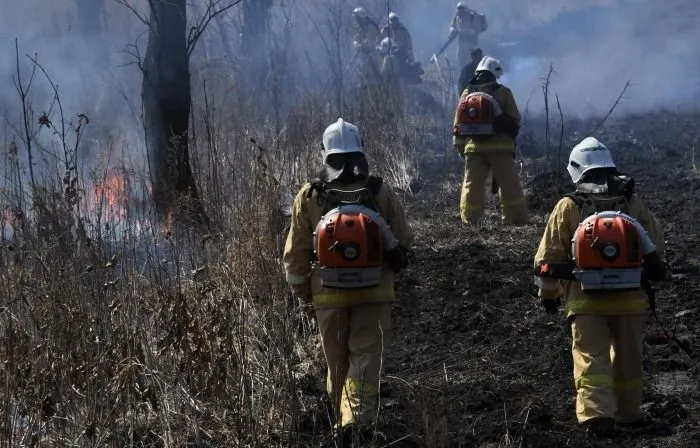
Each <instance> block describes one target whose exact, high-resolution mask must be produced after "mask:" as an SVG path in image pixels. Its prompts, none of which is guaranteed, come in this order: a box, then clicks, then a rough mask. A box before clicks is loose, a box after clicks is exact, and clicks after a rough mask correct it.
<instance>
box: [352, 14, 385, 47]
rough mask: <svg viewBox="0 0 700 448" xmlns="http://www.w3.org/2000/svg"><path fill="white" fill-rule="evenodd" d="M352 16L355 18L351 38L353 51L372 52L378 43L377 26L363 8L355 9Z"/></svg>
mask: <svg viewBox="0 0 700 448" xmlns="http://www.w3.org/2000/svg"><path fill="white" fill-rule="evenodd" d="M352 16H353V17H354V18H355V29H354V30H353V36H352V38H353V41H352V46H353V49H354V50H355V51H358V52H361V53H372V52H374V51H375V50H376V49H375V47H376V46H377V43H378V41H379V26H377V23H376V22H375V21H374V20H372V18H371V17H370V16H369V15H368V14H367V11H366V10H365V8H362V7H359V8H355V9H354V10H353V12H352Z"/></svg>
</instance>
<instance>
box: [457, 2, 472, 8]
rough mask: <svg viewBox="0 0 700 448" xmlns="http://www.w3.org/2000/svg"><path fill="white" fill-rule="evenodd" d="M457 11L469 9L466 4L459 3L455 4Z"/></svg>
mask: <svg viewBox="0 0 700 448" xmlns="http://www.w3.org/2000/svg"><path fill="white" fill-rule="evenodd" d="M457 9H459V10H463V9H469V8H468V7H467V3H466V2H459V3H457Z"/></svg>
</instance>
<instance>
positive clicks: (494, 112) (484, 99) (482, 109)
mask: <svg viewBox="0 0 700 448" xmlns="http://www.w3.org/2000/svg"><path fill="white" fill-rule="evenodd" d="M501 113H502V111H501V107H500V106H499V105H498V102H497V101H496V100H495V99H494V97H492V96H491V95H489V94H488V93H484V92H472V93H470V94H468V95H467V96H465V97H463V98H461V99H460V101H459V105H458V106H457V124H456V125H455V127H454V129H453V130H452V134H453V135H454V136H456V137H470V136H488V135H494V134H495V133H496V132H495V130H494V126H493V124H494V121H495V120H496V117H497V116H499V115H501Z"/></svg>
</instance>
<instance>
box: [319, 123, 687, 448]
mask: <svg viewBox="0 0 700 448" xmlns="http://www.w3.org/2000/svg"><path fill="white" fill-rule="evenodd" d="M640 121H641V123H640ZM606 129H607V130H606V131H605V132H601V133H599V134H598V135H599V136H600V138H601V139H603V140H604V141H605V142H606V143H607V144H608V145H609V146H611V147H612V148H613V150H614V153H615V157H616V162H617V164H618V166H619V167H620V168H621V169H622V170H623V171H625V172H627V173H629V174H631V175H633V176H634V177H635V179H636V180H637V191H638V192H639V193H640V194H641V195H642V196H643V197H644V198H645V199H646V201H647V203H648V205H649V207H650V208H651V209H652V210H653V211H654V212H655V213H656V214H657V216H658V217H659V218H660V219H661V221H662V223H663V226H664V230H665V233H666V240H667V251H666V259H667V261H668V262H669V263H670V267H671V269H672V271H673V273H674V275H673V281H672V282H671V283H670V284H668V285H664V287H663V288H662V289H660V290H659V291H658V298H657V303H658V305H657V307H658V311H659V315H660V317H661V319H662V321H663V322H664V324H665V326H666V327H668V328H669V330H670V331H675V332H676V334H677V335H678V336H679V337H680V338H681V339H685V340H687V341H689V342H690V344H691V346H692V347H693V348H694V349H695V352H697V353H695V354H694V356H695V358H694V359H691V358H690V357H688V356H687V355H686V354H685V353H683V352H681V351H680V350H679V349H678V348H677V347H676V346H675V345H674V344H671V343H665V342H663V341H662V338H661V337H660V336H661V335H662V334H663V333H662V331H661V329H660V328H659V326H658V325H657V324H656V323H654V322H653V321H651V320H650V321H649V323H648V326H647V330H646V331H647V333H646V342H645V361H644V369H645V378H644V380H645V389H644V404H643V409H644V410H645V412H646V413H648V414H649V415H650V416H652V417H653V418H654V419H655V422H656V423H655V424H653V425H651V426H649V427H647V428H644V429H639V430H626V431H623V432H622V433H621V434H620V435H619V436H618V437H617V438H616V439H614V440H608V441H599V440H587V439H586V436H585V434H584V433H583V431H581V430H580V429H579V428H578V427H577V423H576V419H575V414H574V396H575V390H574V386H573V379H572V360H571V354H570V343H571V337H570V332H569V328H568V324H567V321H566V319H565V316H564V314H563V311H562V312H560V314H559V315H556V316H549V315H547V314H545V313H544V311H543V309H542V308H541V307H540V306H539V304H538V301H537V299H536V297H535V295H536V289H535V287H534V286H533V284H532V277H531V275H530V272H531V264H532V259H533V256H534V253H535V250H536V247H537V244H538V243H539V239H540V236H541V234H542V230H543V228H544V223H545V220H546V215H547V213H548V211H549V210H550V209H551V207H552V206H553V204H554V202H555V201H556V199H557V197H558V194H557V192H556V191H555V188H554V185H556V180H555V179H554V177H555V176H554V175H551V174H550V175H548V174H539V175H536V174H535V173H538V172H541V168H538V166H541V165H542V163H541V162H542V154H541V153H539V154H538V153H537V151H535V150H534V149H533V147H530V148H527V147H525V148H524V149H523V153H524V155H525V156H526V157H527V156H529V158H527V159H526V160H527V161H526V163H525V167H524V170H523V174H524V179H523V184H524V185H525V186H526V194H527V196H528V203H529V206H530V211H531V214H532V217H531V223H530V225H527V226H522V227H501V226H500V225H498V224H497V214H496V209H495V202H494V201H493V198H491V201H492V202H493V204H492V206H491V208H490V210H489V212H488V214H487V218H486V222H485V225H484V226H483V227H482V228H476V229H470V228H466V227H464V226H463V225H462V224H461V222H460V220H459V215H458V204H459V187H460V182H461V171H459V170H457V169H453V170H452V171H451V172H450V173H443V174H442V175H436V176H430V177H431V180H430V181H429V182H427V183H425V184H424V185H423V186H422V187H423V188H422V189H420V190H419V191H418V192H415V193H414V195H412V196H410V197H409V196H407V197H406V198H405V200H406V204H407V212H408V214H409V216H410V219H411V221H412V223H413V225H414V228H415V231H416V242H415V247H414V249H415V253H416V260H415V263H414V264H413V265H412V266H411V267H410V268H409V269H408V270H407V271H406V272H405V273H404V274H403V275H402V277H401V280H400V282H399V283H398V286H397V288H398V289H397V290H398V296H399V299H398V301H397V303H396V305H395V308H394V336H393V341H392V343H391V347H390V349H389V350H388V353H387V357H386V360H385V370H384V378H383V383H382V394H381V395H382V410H381V413H380V416H379V419H378V433H377V434H376V438H375V441H374V442H373V443H372V444H368V445H363V446H392V447H404V446H405V447H410V446H416V447H418V446H428V447H501V446H502V447H510V446H514V447H548V448H554V447H584V446H586V447H614V446H620V447H639V448H641V447H648V448H651V447H697V446H700V390H698V385H699V384H700V381H699V380H700V364H699V363H698V359H700V356H699V355H700V328H699V327H698V325H697V323H696V320H697V319H698V317H700V302H698V297H700V236H699V235H700V223H699V222H698V216H700V215H699V213H698V212H699V211H700V207H699V206H698V205H697V200H698V198H700V176H699V175H698V174H697V173H694V172H693V168H692V165H691V163H690V159H689V153H688V148H686V147H683V146H682V145H681V144H679V141H678V138H672V137H669V136H668V135H669V134H668V133H667V132H656V133H655V132H654V130H650V129H647V128H646V127H644V126H643V121H642V120H641V119H639V120H638V119H636V118H630V119H628V120H626V121H623V122H618V123H611V124H609V125H608V126H607V127H606ZM639 129H641V130H642V134H643V135H631V132H632V131H631V130H639ZM567 144H568V143H567ZM564 152H565V154H564V155H563V158H564V160H565V159H566V157H567V156H568V150H565V151H564ZM528 153H529V154H528ZM448 157H451V156H448ZM454 157H455V160H454V162H457V161H458V159H457V158H456V156H454ZM561 174H562V177H561V180H560V184H561V185H562V188H565V187H566V186H568V185H567V181H568V179H566V178H564V177H563V176H564V175H565V171H564V172H563V173H561ZM321 438H323V437H322V436H321ZM317 441H318V439H317Z"/></svg>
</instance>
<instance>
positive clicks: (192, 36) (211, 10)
mask: <svg viewBox="0 0 700 448" xmlns="http://www.w3.org/2000/svg"><path fill="white" fill-rule="evenodd" d="M222 1H223V0H218V1H210V2H209V6H207V10H206V12H205V13H204V15H202V18H201V19H200V21H199V23H197V25H196V26H193V27H192V28H190V31H189V33H188V36H187V56H188V57H189V56H192V52H193V51H194V48H195V45H197V41H199V38H200V37H202V34H203V33H204V30H206V29H207V26H209V23H211V21H212V20H214V19H215V18H216V17H217V16H219V15H221V14H223V13H225V12H226V11H228V10H229V9H231V8H233V7H234V6H236V5H238V4H239V3H241V2H242V1H243V0H235V1H234V2H232V3H229V4H228V5H226V6H223V7H221V8H219V9H216V7H217V6H218V5H219V4H220V3H222Z"/></svg>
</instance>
